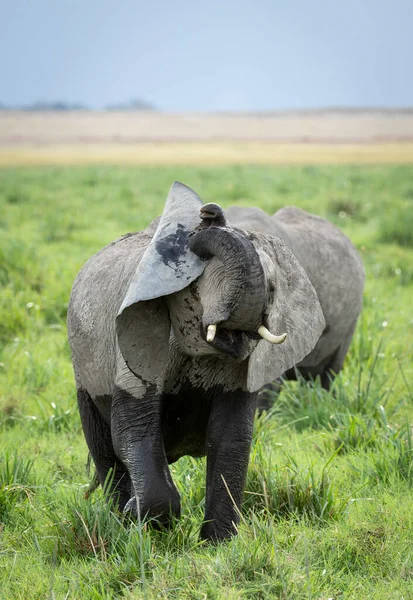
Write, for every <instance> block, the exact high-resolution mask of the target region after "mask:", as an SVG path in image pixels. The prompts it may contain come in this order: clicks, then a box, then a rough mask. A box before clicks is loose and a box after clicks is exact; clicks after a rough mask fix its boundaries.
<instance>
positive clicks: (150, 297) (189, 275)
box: [117, 182, 325, 392]
mask: <svg viewBox="0 0 413 600" xmlns="http://www.w3.org/2000/svg"><path fill="white" fill-rule="evenodd" d="M171 325H172V329H173V332H174V335H175V338H176V340H177V342H178V344H179V346H180V347H181V350H182V351H183V352H184V353H187V354H190V355H193V356H198V357H200V356H207V355H221V356H224V357H225V358H229V359H232V360H236V361H244V360H247V359H248V377H247V381H246V382H244V384H243V385H244V386H245V388H246V389H247V390H248V391H251V392H254V391H256V390H258V389H260V388H261V387H262V386H263V385H264V384H266V383H270V382H271V381H274V380H275V379H276V378H277V377H279V376H280V375H282V374H283V373H284V372H285V371H286V370H287V369H289V368H291V367H292V366H294V365H295V364H296V363H297V362H299V361H300V360H302V359H303V358H304V357H305V356H306V355H307V354H308V353H309V352H310V351H311V350H312V348H313V347H314V346H315V344H316V342H317V340H318V339H319V337H320V335H321V333H322V331H323V328H324V325H325V323H324V317H323V314H322V311H321V307H320V304H319V302H318V298H317V294H316V292H315V290H314V288H313V286H312V284H311V283H310V281H309V279H308V277H307V275H306V273H305V271H304V270H303V268H302V267H301V266H300V264H299V263H298V261H297V260H296V258H295V257H294V255H293V254H292V252H291V251H290V250H289V249H288V248H287V247H286V246H285V244H284V243H283V242H282V241H281V240H280V239H279V238H276V237H272V236H268V235H261V234H257V233H250V232H246V231H243V230H240V229H236V228H234V227H231V225H230V224H228V223H227V221H226V219H225V215H224V213H223V211H222V209H221V208H220V207H219V206H218V205H216V204H207V205H203V204H202V202H201V200H200V199H199V197H198V196H197V195H196V194H195V192H193V191H192V190H190V189H189V188H188V187H186V186H184V185H183V184H181V183H178V182H175V183H174V184H173V186H172V188H171V190H170V192H169V196H168V199H167V202H166V205H165V209H164V212H163V214H162V217H161V219H160V221H159V224H158V226H157V229H156V232H155V234H154V236H153V238H152V240H151V241H150V243H149V245H148V246H147V248H146V251H145V253H144V254H143V256H142V258H141V260H140V262H139V264H138V266H137V269H136V272H135V273H134V275H133V277H132V279H131V281H130V284H129V287H128V289H127V292H126V295H125V297H124V299H123V302H122V304H121V306H120V309H119V313H118V317H117V338H118V344H119V348H120V351H121V353H122V355H123V358H124V360H125V362H126V364H127V365H128V367H129V369H130V370H131V371H132V372H133V373H134V374H135V375H137V376H138V377H139V379H140V380H141V381H143V382H146V383H148V382H150V383H156V385H157V387H158V388H159V390H160V389H161V388H162V384H163V379H164V374H165V369H166V364H167V361H168V352H169V350H168V349H169V339H170V331H171ZM270 332H273V333H270ZM262 338H264V339H262ZM155 357H156V361H155ZM154 364H156V365H157V366H156V373H154V367H153V365H154Z"/></svg>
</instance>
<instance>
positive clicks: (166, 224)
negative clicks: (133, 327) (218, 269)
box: [118, 181, 206, 315]
mask: <svg viewBox="0 0 413 600" xmlns="http://www.w3.org/2000/svg"><path fill="white" fill-rule="evenodd" d="M201 206H202V201H201V200H200V198H199V197H198V196H197V194H196V193H195V192H194V191H193V190H191V189H190V188H189V187H187V186H186V185H184V184H183V183H179V181H175V183H174V184H173V185H172V187H171V189H170V191H169V194H168V198H167V200H166V204H165V208H164V211H163V213H162V216H161V219H160V221H159V225H158V227H157V229H156V232H155V235H154V236H153V238H152V240H151V242H150V244H149V246H148V247H147V249H146V251H145V253H144V254H143V256H142V259H141V260H140V262H139V264H138V266H137V269H136V271H135V273H134V275H133V277H132V279H131V281H130V284H129V287H128V290H127V292H126V295H125V297H124V299H123V302H122V305H121V307H120V310H119V313H118V314H119V315H120V314H121V313H122V312H123V311H124V310H125V308H127V307H128V306H131V305H132V304H135V303H136V302H141V301H144V300H152V299H154V298H161V297H162V296H166V295H168V294H172V293H174V292H178V291H180V290H182V289H183V288H185V287H186V286H187V285H189V284H190V283H191V282H192V281H194V279H196V278H197V277H199V276H200V275H201V273H202V272H203V270H204V268H205V265H206V263H205V262H203V261H202V260H201V259H200V258H199V257H198V256H197V255H196V254H194V253H193V252H191V250H190V249H189V245H188V237H189V234H190V232H191V231H193V229H194V228H195V227H196V226H197V225H199V222H200V217H199V211H200V208H201Z"/></svg>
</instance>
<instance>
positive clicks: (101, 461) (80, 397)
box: [77, 388, 131, 510]
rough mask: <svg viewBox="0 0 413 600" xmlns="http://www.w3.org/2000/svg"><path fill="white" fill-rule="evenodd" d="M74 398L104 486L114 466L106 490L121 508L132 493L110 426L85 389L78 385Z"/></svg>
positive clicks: (99, 477) (121, 508) (98, 474)
mask: <svg viewBox="0 0 413 600" xmlns="http://www.w3.org/2000/svg"><path fill="white" fill-rule="evenodd" d="M108 400H109V399H108ZM77 401H78V406H79V413H80V418H81V421H82V426H83V431H84V434H85V438H86V442H87V445H88V448H89V452H90V454H91V456H92V459H93V462H94V463H95V466H96V472H97V476H98V479H99V482H100V484H101V485H102V487H103V486H104V484H105V482H106V478H107V476H108V473H109V471H110V470H111V469H113V474H112V481H111V486H110V489H109V490H108V492H109V494H110V496H111V497H113V498H114V500H115V502H116V503H117V505H118V507H119V509H120V510H123V508H124V506H125V504H126V503H127V502H128V500H129V498H130V497H131V480H130V477H129V473H128V472H127V470H126V469H125V467H124V465H123V464H122V462H121V461H120V460H119V459H118V457H117V456H116V454H115V450H114V448H113V444H112V436H111V431H110V427H109V425H108V424H107V423H106V421H105V420H104V419H103V418H102V416H101V414H100V412H99V411H98V409H97V407H96V405H95V404H94V402H93V400H92V398H91V397H90V395H89V394H88V392H87V391H86V390H85V389H83V388H78V390H77Z"/></svg>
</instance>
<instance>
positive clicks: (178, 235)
mask: <svg viewBox="0 0 413 600" xmlns="http://www.w3.org/2000/svg"><path fill="white" fill-rule="evenodd" d="M208 206H210V205H206V206H205V209H203V205H202V202H201V201H200V199H199V198H198V196H197V195H196V194H195V192H193V191H192V190H190V189H189V188H187V187H186V186H184V185H182V184H180V183H177V182H176V183H175V184H174V185H173V186H172V188H171V190H170V193H169V195H168V198H167V201H166V205H165V209H164V212H163V214H162V217H161V218H160V220H159V219H158V220H156V221H154V222H153V223H152V224H151V225H149V226H148V227H147V229H146V230H145V231H142V232H139V233H134V234H128V235H126V236H123V237H122V238H120V239H119V240H117V241H115V242H113V243H112V244H110V245H108V246H106V247H105V248H103V249H102V250H101V251H100V252H98V253H97V254H96V255H95V256H94V257H92V258H91V259H90V260H89V261H88V262H87V263H86V265H85V266H84V267H83V268H82V270H81V271H80V273H79V275H78V277H77V279H76V281H75V283H74V286H73V290H72V294H71V298H70V303H69V310H68V330H69V342H70V346H71V350H72V359H73V365H74V372H75V379H76V386H77V393H78V404H79V410H80V415H81V420H82V425H83V430H84V433H85V437H86V441H87V444H88V446H89V450H90V453H91V455H92V458H93V460H94V462H95V465H96V469H97V473H98V477H99V480H100V482H101V483H104V482H105V479H106V477H107V475H108V472H109V471H110V469H112V468H113V469H114V477H113V481H112V492H113V495H114V497H115V500H116V502H117V503H118V505H119V508H120V509H121V510H124V512H126V513H131V514H132V515H135V516H136V515H138V514H140V516H141V517H144V516H145V515H146V516H149V517H155V518H157V519H158V521H159V522H160V523H162V524H164V525H168V524H169V523H170V521H171V517H173V516H179V514H180V499H179V495H178V492H177V490H176V488H175V485H174V483H173V481H172V478H171V474H170V471H169V467H168V464H169V463H172V462H174V461H176V460H178V459H179V458H180V457H181V456H183V455H186V454H189V455H192V456H202V455H206V456H207V475H206V503H205V504H206V506H205V521H204V523H203V526H202V529H201V537H202V538H203V539H208V540H212V541H218V540H220V539H223V538H226V537H228V536H230V535H232V534H234V533H235V532H236V524H237V522H238V508H239V506H240V504H241V499H242V494H243V490H244V486H245V478H246V472H247V466H248V458H249V451H250V444H251V436H252V427H253V417H254V412H255V409H256V402H257V392H258V390H259V389H260V388H262V386H264V385H265V384H268V383H270V382H272V381H274V380H276V379H277V378H278V377H280V375H282V374H283V373H285V372H286V371H287V370H288V369H290V368H292V367H293V366H294V365H295V364H297V363H300V362H301V361H302V360H303V359H304V358H305V357H306V356H308V355H309V353H310V352H311V351H312V350H313V348H314V347H315V346H316V343H317V340H318V339H319V338H320V335H321V334H322V332H323V330H324V328H325V320H324V316H323V312H322V310H321V306H320V303H319V300H318V298H317V294H316V292H315V290H314V287H313V285H312V284H311V282H310V280H309V278H308V277H307V275H306V273H305V271H304V269H303V268H302V267H301V265H300V264H299V262H298V261H297V260H296V258H295V256H294V254H293V253H292V252H291V251H290V250H289V249H288V248H287V246H286V245H285V244H284V243H283V242H282V241H281V239H279V238H276V237H272V236H271V235H265V234H261V233H251V232H247V231H244V230H242V229H238V228H234V227H232V226H230V225H228V223H226V222H225V217H224V215H223V214H222V211H220V209H219V207H216V205H215V208H214V207H213V208H212V209H211V210H212V213H211V212H208V210H207V207H208ZM201 209H202V210H203V211H204V213H203V215H202V220H201V219H200V210H201ZM214 211H215V212H214ZM209 217H211V218H209ZM218 217H219V218H218ZM334 235H335V237H337V235H338V234H333V238H334V239H333V238H332V241H331V245H332V250H331V252H332V253H337V248H336V247H335V245H334V244H335V242H334V240H335V237H334ZM338 239H340V240H341V239H342V238H341V237H339V238H338ZM326 244H328V245H329V244H330V242H329V241H327V242H326ZM346 244H347V245H348V244H349V243H348V242H346ZM340 251H341V246H339V249H338V252H340ZM346 256H347V255H346ZM332 260H334V262H335V263H336V262H340V260H339V259H338V258H334V259H333V258H332ZM345 262H346V261H345ZM357 265H358V262H357ZM341 269H343V285H344V283H345V284H346V285H345V287H346V289H345V291H346V293H347V292H348V288H349V287H351V285H352V282H353V280H354V274H353V272H351V269H350V268H347V263H346V264H345V265H343V264H342V265H341ZM344 273H345V275H344ZM326 277H328V274H326ZM345 277H347V280H346V281H345ZM336 280H337V278H336V279H335V281H336ZM336 295H337V294H336V292H332V300H331V302H334V301H336V302H337V299H336ZM338 296H340V294H338ZM340 302H341V299H340ZM358 309H359V305H358V306H357V309H356V308H355V309H354V312H353V321H354V322H355V319H356V316H357V314H358ZM213 323H215V324H217V333H216V336H215V339H214V340H213V341H212V342H207V341H206V330H207V327H208V325H210V324H213ZM352 323H353V322H352ZM260 324H264V325H265V326H266V327H268V329H269V330H270V331H272V333H274V334H282V333H284V332H287V339H286V340H285V341H284V342H283V343H282V344H281V345H272V344H270V343H268V342H267V341H265V340H261V339H260V338H259V336H258V335H257V333H256V332H257V328H258V327H259V326H260ZM327 335H328V334H327ZM333 350H334V351H335V350H336V348H333ZM234 503H235V506H234ZM138 509H139V510H138Z"/></svg>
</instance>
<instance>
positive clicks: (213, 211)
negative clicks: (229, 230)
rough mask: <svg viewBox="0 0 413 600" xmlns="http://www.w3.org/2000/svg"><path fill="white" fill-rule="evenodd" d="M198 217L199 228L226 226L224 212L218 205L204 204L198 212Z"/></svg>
mask: <svg viewBox="0 0 413 600" xmlns="http://www.w3.org/2000/svg"><path fill="white" fill-rule="evenodd" d="M199 216H200V217H201V225H200V227H201V228H204V227H226V226H227V220H226V218H225V214H224V211H223V210H222V208H221V207H220V206H219V204H214V203H213V202H210V203H209V204H204V206H203V207H202V208H201V210H200V211H199Z"/></svg>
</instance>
